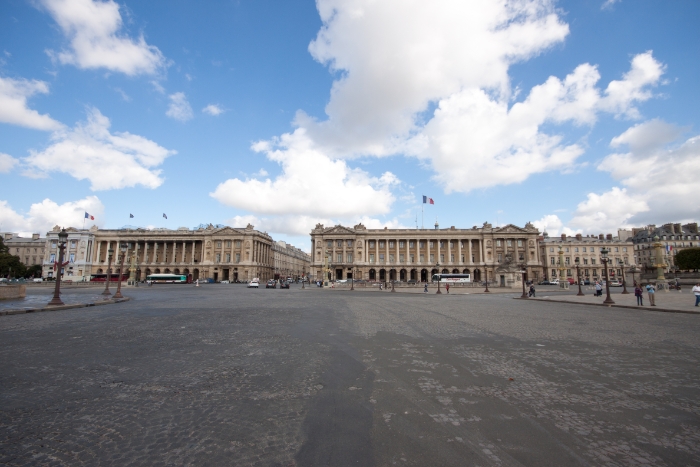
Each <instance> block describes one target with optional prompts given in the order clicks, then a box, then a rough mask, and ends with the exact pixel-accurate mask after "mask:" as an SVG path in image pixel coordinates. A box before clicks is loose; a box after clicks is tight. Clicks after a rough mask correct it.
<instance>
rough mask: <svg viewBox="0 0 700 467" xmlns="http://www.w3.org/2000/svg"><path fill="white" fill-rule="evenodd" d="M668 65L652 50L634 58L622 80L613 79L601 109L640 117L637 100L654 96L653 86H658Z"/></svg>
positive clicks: (602, 101)
mask: <svg viewBox="0 0 700 467" xmlns="http://www.w3.org/2000/svg"><path fill="white" fill-rule="evenodd" d="M665 69H666V67H665V66H664V65H662V64H661V63H659V62H657V61H656V60H655V59H654V57H653V56H652V53H651V51H648V52H645V53H642V54H639V55H637V56H635V57H634V58H633V59H632V65H631V67H630V71H628V72H627V73H625V76H624V77H623V78H622V79H621V80H616V81H611V82H610V84H608V87H607V88H606V89H605V97H604V98H603V99H602V100H601V105H600V107H601V109H603V110H606V111H608V112H612V113H615V114H617V115H618V116H621V115H625V116H628V117H630V118H639V117H640V115H639V110H637V108H636V107H634V103H635V102H644V101H645V100H648V99H650V98H651V97H652V93H651V90H650V89H649V88H650V87H652V86H656V85H657V84H658V83H659V80H660V79H661V75H662V74H663V73H664V70H665Z"/></svg>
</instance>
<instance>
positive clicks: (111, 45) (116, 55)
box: [40, 0, 166, 76]
mask: <svg viewBox="0 0 700 467" xmlns="http://www.w3.org/2000/svg"><path fill="white" fill-rule="evenodd" d="M40 1H41V4H42V5H43V6H44V7H45V8H46V10H47V11H48V12H49V14H50V15H51V16H52V17H53V19H54V20H55V21H56V22H57V23H58V25H59V27H60V28H61V30H62V31H63V34H64V35H65V36H66V38H67V39H68V40H69V41H70V48H69V50H62V51H60V52H50V55H51V56H52V57H55V58H56V59H57V60H58V61H59V62H61V63H63V64H72V65H75V66H77V67H78V68H81V69H95V68H106V69H108V70H111V71H116V72H121V73H124V74H127V75H129V76H134V75H139V74H155V73H157V72H158V71H159V70H160V69H162V68H163V67H164V66H165V65H166V60H165V57H163V54H162V53H161V52H160V50H158V48H157V47H154V46H152V45H148V44H147V43H146V40H145V39H144V37H143V35H141V36H139V37H138V38H137V39H133V38H130V37H128V36H127V35H126V34H125V33H124V32H123V31H122V17H121V14H120V13H119V8H120V7H119V5H118V4H117V3H116V2H114V1H113V0H106V1H93V0H40Z"/></svg>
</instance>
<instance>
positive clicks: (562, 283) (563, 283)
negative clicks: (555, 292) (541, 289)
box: [559, 279, 569, 290]
mask: <svg viewBox="0 0 700 467" xmlns="http://www.w3.org/2000/svg"><path fill="white" fill-rule="evenodd" d="M559 288H560V289H563V290H569V281H567V280H561V279H559Z"/></svg>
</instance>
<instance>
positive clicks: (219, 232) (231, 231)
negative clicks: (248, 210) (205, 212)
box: [214, 227, 241, 235]
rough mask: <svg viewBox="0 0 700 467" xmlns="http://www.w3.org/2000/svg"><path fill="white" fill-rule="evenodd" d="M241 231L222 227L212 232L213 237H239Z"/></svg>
mask: <svg viewBox="0 0 700 467" xmlns="http://www.w3.org/2000/svg"><path fill="white" fill-rule="evenodd" d="M240 234H241V231H240V230H238V229H234V228H233V227H222V228H221V229H218V230H217V231H216V232H214V235H240Z"/></svg>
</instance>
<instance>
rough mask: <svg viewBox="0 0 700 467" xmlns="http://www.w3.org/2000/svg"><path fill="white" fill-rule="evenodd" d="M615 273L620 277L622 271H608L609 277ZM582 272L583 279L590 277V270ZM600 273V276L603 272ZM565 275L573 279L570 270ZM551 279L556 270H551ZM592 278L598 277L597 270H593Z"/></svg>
mask: <svg viewBox="0 0 700 467" xmlns="http://www.w3.org/2000/svg"><path fill="white" fill-rule="evenodd" d="M616 271H617V275H618V276H622V271H621V270H620V269H611V270H610V273H611V275H614V274H615V273H616ZM582 272H583V276H584V277H589V276H590V274H589V273H590V270H588V269H584V270H583V271H582ZM600 272H601V274H602V273H603V270H602V269H601V270H600ZM566 275H567V276H570V277H573V276H571V269H567V270H566ZM551 277H557V270H556V269H552V276H551ZM593 277H598V270H597V269H593Z"/></svg>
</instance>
